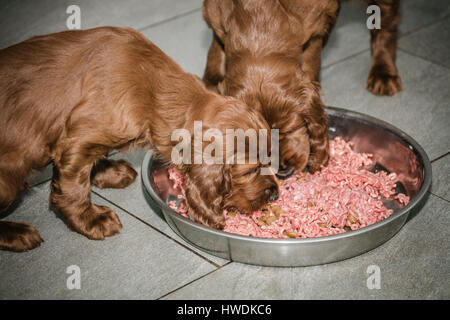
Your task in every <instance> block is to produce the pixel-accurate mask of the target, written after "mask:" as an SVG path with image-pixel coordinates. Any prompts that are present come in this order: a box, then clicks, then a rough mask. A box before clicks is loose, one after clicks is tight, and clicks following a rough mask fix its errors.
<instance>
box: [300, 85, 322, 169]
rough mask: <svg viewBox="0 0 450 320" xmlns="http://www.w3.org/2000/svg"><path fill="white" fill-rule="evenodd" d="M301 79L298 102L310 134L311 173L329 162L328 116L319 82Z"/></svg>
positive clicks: (309, 161) (309, 162)
mask: <svg viewBox="0 0 450 320" xmlns="http://www.w3.org/2000/svg"><path fill="white" fill-rule="evenodd" d="M304 79H305V78H304V77H303V79H302V80H300V81H301V82H302V83H301V85H300V86H299V88H300V89H299V91H298V92H297V94H298V97H297V99H298V103H299V105H300V106H301V112H302V114H303V117H304V120H305V123H306V128H307V130H308V135H309V145H310V155H309V160H308V166H309V171H310V172H311V173H313V172H315V171H317V170H319V169H320V166H321V165H325V164H326V163H327V162H328V157H329V155H328V152H329V147H328V116H327V114H326V112H325V108H324V106H323V102H322V100H321V99H320V95H319V91H320V85H319V83H318V82H314V81H313V82H311V81H309V80H304Z"/></svg>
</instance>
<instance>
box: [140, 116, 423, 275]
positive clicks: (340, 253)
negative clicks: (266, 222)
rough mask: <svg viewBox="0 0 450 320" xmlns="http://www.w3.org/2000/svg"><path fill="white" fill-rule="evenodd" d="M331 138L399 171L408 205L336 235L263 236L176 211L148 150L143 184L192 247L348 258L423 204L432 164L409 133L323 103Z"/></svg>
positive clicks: (263, 255) (299, 261)
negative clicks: (205, 222) (212, 224)
mask: <svg viewBox="0 0 450 320" xmlns="http://www.w3.org/2000/svg"><path fill="white" fill-rule="evenodd" d="M327 112H328V115H329V135H330V138H334V137H336V136H342V137H343V138H344V139H345V140H350V141H352V142H353V144H354V150H355V151H357V152H368V153H372V154H373V155H374V156H375V160H376V166H375V168H374V169H383V170H386V171H388V172H395V173H397V174H398V177H399V183H398V184H397V188H398V190H397V191H401V192H403V193H405V194H407V195H408V196H409V197H410V202H409V204H408V205H407V206H406V207H403V208H400V207H398V206H396V205H395V203H394V202H392V201H391V202H389V203H386V206H387V207H390V208H392V209H393V210H394V213H393V214H392V215H391V216H390V217H389V218H387V219H385V220H382V221H380V222H378V223H376V224H373V225H370V226H367V227H364V228H361V229H358V230H355V231H348V232H345V233H342V234H338V235H332V236H326V237H318V238H307V239H267V238H256V237H247V236H240V235H236V234H232V233H227V232H223V231H219V230H214V229H211V228H209V227H206V226H203V225H201V224H198V223H196V222H193V221H191V220H189V219H186V218H184V217H183V216H181V215H179V214H178V213H176V212H175V211H174V210H172V209H171V208H169V206H168V205H167V201H168V199H169V198H170V199H174V198H173V197H176V196H177V195H178V194H179V190H175V189H173V188H172V185H173V183H172V181H170V180H169V178H168V173H167V168H166V167H164V166H163V165H162V164H161V163H160V162H158V161H157V160H155V159H154V158H153V157H152V152H151V151H150V152H148V153H147V155H146V156H145V158H144V161H143V164H142V180H143V188H144V191H145V193H146V195H147V196H149V197H147V199H148V200H149V202H150V204H151V205H152V207H153V208H154V210H155V212H157V213H158V214H162V215H163V216H164V218H165V220H166V221H167V223H168V224H169V225H170V227H171V228H172V229H173V230H174V231H175V232H176V233H177V234H178V235H179V236H180V237H182V238H183V239H185V240H186V241H187V242H189V243H190V244H192V245H193V246H195V247H197V248H199V249H201V250H203V251H205V252H207V253H210V254H212V255H215V256H218V257H221V258H224V259H228V260H233V261H238V262H243V263H249V264H256V265H263V266H283V267H293V266H309V265H317V264H324V263H330V262H334V261H339V260H343V259H347V258H351V257H354V256H357V255H359V254H362V253H364V252H367V251H369V250H371V249H373V248H375V247H378V246H379V245H381V244H382V243H384V242H386V241H387V240H389V239H390V238H391V237H392V236H394V235H395V234H396V233H397V232H398V231H399V230H400V228H401V227H402V226H403V225H404V223H405V222H406V221H407V219H408V217H409V216H412V215H414V214H415V213H416V212H418V210H419V209H420V208H421V206H422V205H423V203H424V202H425V199H426V194H427V190H428V188H429V187H430V184H431V164H430V160H429V159H428V156H427V154H426V153H425V151H424V150H423V149H422V147H421V146H420V145H419V144H418V143H417V142H416V141H415V140H414V139H412V138H411V137H410V136H408V135H407V134H405V133H404V132H402V131H401V130H399V129H397V128H395V127H393V126H392V125H390V124H388V123H386V122H384V121H381V120H378V119H375V118H373V117H370V116H367V115H364V114H361V113H357V112H353V111H348V110H345V109H339V108H333V107H327Z"/></svg>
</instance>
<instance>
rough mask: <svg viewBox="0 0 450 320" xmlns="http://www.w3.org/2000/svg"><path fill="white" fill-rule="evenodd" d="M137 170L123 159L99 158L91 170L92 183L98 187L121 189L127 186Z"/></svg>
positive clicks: (135, 175)
mask: <svg viewBox="0 0 450 320" xmlns="http://www.w3.org/2000/svg"><path fill="white" fill-rule="evenodd" d="M136 177H137V172H136V171H135V170H134V169H133V168H132V166H131V165H130V164H129V163H128V162H126V161H125V160H106V159H103V160H100V161H99V162H97V164H96V165H95V166H94V168H93V170H92V178H91V181H92V184H93V185H94V186H96V187H98V188H100V189H104V188H115V189H121V188H125V187H127V186H129V185H130V184H132V183H133V182H134V180H135V179H136Z"/></svg>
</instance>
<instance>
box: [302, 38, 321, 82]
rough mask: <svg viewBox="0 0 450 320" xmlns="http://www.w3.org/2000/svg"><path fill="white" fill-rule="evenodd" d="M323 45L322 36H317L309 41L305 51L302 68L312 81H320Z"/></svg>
mask: <svg viewBox="0 0 450 320" xmlns="http://www.w3.org/2000/svg"><path fill="white" fill-rule="evenodd" d="M322 47H323V39H322V37H316V38H313V39H311V40H310V41H309V42H308V45H307V47H306V48H305V49H304V51H303V55H302V70H303V72H304V73H305V74H306V75H307V76H308V77H309V79H311V81H319V74H320V65H321V54H322Z"/></svg>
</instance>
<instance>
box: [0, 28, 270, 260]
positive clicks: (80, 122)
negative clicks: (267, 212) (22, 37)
mask: <svg viewBox="0 0 450 320" xmlns="http://www.w3.org/2000/svg"><path fill="white" fill-rule="evenodd" d="M0 73H1V75H2V76H1V77H0V209H4V208H7V207H8V206H9V205H10V204H11V203H12V202H13V200H14V199H15V197H16V196H17V195H18V193H19V192H20V190H21V189H22V187H23V186H24V181H25V179H26V177H27V175H28V174H29V172H30V170H31V169H35V168H41V167H43V166H45V165H46V164H48V163H49V162H51V161H52V162H53V164H54V174H53V180H52V184H51V195H50V201H51V203H52V205H53V206H54V207H55V208H56V209H57V210H58V211H59V213H60V214H61V215H62V216H63V218H64V220H65V222H66V223H67V225H68V226H69V228H71V229H72V230H74V231H77V232H79V233H81V234H83V235H85V236H87V237H88V238H90V239H104V238H105V237H108V236H112V235H114V234H116V233H118V232H119V231H120V229H121V227H122V225H121V223H120V221H119V219H118V217H117V215H116V214H115V213H114V212H113V211H112V210H111V209H109V208H107V207H105V206H98V205H95V204H93V203H91V201H90V178H91V174H92V182H93V183H94V184H95V185H97V186H99V187H113V188H122V187H125V186H127V185H129V184H130V183H132V182H133V180H134V179H135V177H136V172H135V171H134V170H133V169H132V168H131V166H130V165H129V164H128V163H126V162H125V161H122V160H119V161H111V160H106V159H105V157H106V155H107V153H108V152H109V151H111V150H112V149H119V150H126V149H128V148H130V147H136V146H141V147H150V148H153V149H154V150H155V151H156V153H157V154H158V155H159V156H160V157H161V158H163V159H165V160H166V161H168V162H169V161H171V151H172V147H173V146H174V145H175V144H176V143H178V142H174V141H172V139H171V134H172V132H173V130H175V129H178V128H184V129H186V130H188V131H189V132H190V133H192V130H193V129H192V128H193V122H194V121H195V120H202V121H203V129H204V130H207V129H208V128H217V129H218V130H219V131H221V132H225V129H227V128H232V129H233V128H242V129H244V130H246V129H249V128H250V129H255V130H259V129H266V130H267V129H269V127H268V125H267V123H266V122H265V120H264V119H263V118H262V117H261V115H260V114H258V113H257V112H255V111H253V110H251V109H249V108H248V107H247V106H246V105H245V104H244V103H243V102H241V101H239V100H237V99H233V98H229V97H222V96H220V95H218V94H215V93H213V92H210V91H208V90H207V89H206V88H205V86H204V85H203V83H202V82H201V81H200V80H199V79H198V78H197V77H195V76H193V75H190V74H187V73H185V72H183V70H182V69H181V68H180V67H179V66H178V65H177V64H176V63H175V62H174V61H173V60H172V59H170V58H169V57H168V56H167V55H165V54H164V53H163V52H162V51H161V50H160V49H159V48H157V47H156V46H155V45H154V44H152V43H151V42H150V41H149V40H147V39H146V38H145V37H144V36H143V35H141V34H140V33H138V32H137V31H135V30H132V29H127V28H112V27H104V28H96V29H91V30H86V31H66V32H60V33H56V34H51V35H47V36H41V37H35V38H32V39H30V40H27V41H25V42H22V43H19V44H17V45H14V46H11V47H9V48H6V49H3V50H1V51H0ZM93 167H94V170H92V169H93ZM260 167H261V164H260V163H257V164H254V165H252V164H245V165H232V164H212V165H205V164H192V165H191V164H182V165H179V169H180V170H181V171H182V172H183V173H184V174H185V176H186V195H187V204H188V206H189V207H190V208H191V209H192V210H191V212H192V213H193V214H194V217H195V218H196V220H197V221H199V222H201V223H204V224H206V225H209V226H211V227H214V228H221V227H223V225H224V217H223V214H222V206H223V205H225V203H226V205H228V206H236V207H238V208H240V207H242V209H243V210H249V209H255V208H259V207H261V206H262V205H263V204H264V203H266V202H267V201H268V199H269V197H271V196H272V197H273V194H274V193H276V192H277V185H276V182H275V179H274V177H273V176H263V175H258V174H255V171H257V169H258V168H260ZM237 173H238V175H236V174H237ZM41 242H42V239H41V237H40V236H39V233H38V232H37V230H36V229H34V228H33V227H31V226H30V225H28V224H26V223H14V222H5V221H1V222H0V248H1V249H6V250H12V251H25V250H28V249H32V248H34V247H36V246H38V245H39V244H40V243H41Z"/></svg>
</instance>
